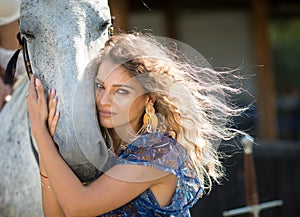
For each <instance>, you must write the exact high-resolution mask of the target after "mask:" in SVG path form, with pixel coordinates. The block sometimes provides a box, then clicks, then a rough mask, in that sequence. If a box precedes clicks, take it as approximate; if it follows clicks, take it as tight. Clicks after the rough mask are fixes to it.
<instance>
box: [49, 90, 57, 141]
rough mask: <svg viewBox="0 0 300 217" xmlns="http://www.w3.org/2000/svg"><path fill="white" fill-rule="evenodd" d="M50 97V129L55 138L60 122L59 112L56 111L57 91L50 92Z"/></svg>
mask: <svg viewBox="0 0 300 217" xmlns="http://www.w3.org/2000/svg"><path fill="white" fill-rule="evenodd" d="M48 93H49V97H48V108H49V114H48V129H49V131H50V134H51V136H52V137H53V136H54V134H55V131H56V126H57V123H58V120H59V112H58V111H56V107H57V102H58V100H57V98H56V91H55V90H49V92H48Z"/></svg>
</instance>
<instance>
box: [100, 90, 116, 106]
mask: <svg viewBox="0 0 300 217" xmlns="http://www.w3.org/2000/svg"><path fill="white" fill-rule="evenodd" d="M112 102H113V94H112V93H111V92H110V91H108V90H105V89H102V90H99V91H97V92H96V104H97V106H101V107H102V106H106V105H112Z"/></svg>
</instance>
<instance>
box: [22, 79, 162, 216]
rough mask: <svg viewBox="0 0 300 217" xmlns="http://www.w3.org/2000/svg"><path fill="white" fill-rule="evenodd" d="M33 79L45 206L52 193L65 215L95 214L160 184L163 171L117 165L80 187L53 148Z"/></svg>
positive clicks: (32, 103) (32, 115)
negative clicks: (45, 180) (49, 191)
mask: <svg viewBox="0 0 300 217" xmlns="http://www.w3.org/2000/svg"><path fill="white" fill-rule="evenodd" d="M33 80H34V79H33V78H32V81H31V83H30V87H29V94H30V95H29V96H28V100H27V104H28V110H29V116H30V121H31V125H32V127H31V129H32V134H33V136H34V138H35V140H36V142H37V144H38V148H39V153H40V158H41V160H42V162H43V166H44V168H45V172H46V174H47V176H48V180H49V184H50V186H51V189H52V191H53V195H52V196H51V195H49V194H45V195H43V196H45V197H47V199H46V198H45V200H44V202H45V203H44V206H48V205H49V206H50V204H48V203H49V201H51V202H53V201H52V200H50V199H51V197H52V198H53V196H54V197H55V198H56V199H57V202H58V204H59V205H60V206H61V208H62V210H63V211H64V213H65V214H66V216H96V215H100V214H103V213H106V212H108V211H111V210H114V209H116V208H118V207H120V206H122V205H124V204H126V203H128V202H129V201H131V200H133V199H134V198H135V197H137V196H138V195H139V194H141V193H142V192H144V191H145V190H146V189H148V188H150V187H152V186H153V185H157V184H159V183H161V179H162V178H161V177H164V176H166V173H164V172H161V171H159V170H156V169H152V168H149V167H143V166H135V165H119V166H115V167H113V168H112V169H111V170H109V171H108V173H107V174H104V175H102V176H101V177H100V178H98V179H97V180H96V181H94V182H93V183H92V184H90V185H89V186H83V185H82V184H81V182H80V180H79V179H78V178H77V177H76V176H75V174H74V173H73V172H72V170H71V169H70V168H69V166H68V165H67V164H66V163H65V161H64V160H63V159H62V157H61V156H60V154H59V152H58V150H57V149H56V146H55V144H54V142H53V140H52V137H51V135H50V133H49V130H48V128H47V119H48V108H47V104H46V100H45V97H44V93H43V91H44V90H43V86H42V84H41V83H40V81H39V80H37V81H36V82H35V84H34V81H33ZM35 86H36V87H35ZM133 171H134V173H133ZM155 177H160V178H159V179H157V178H155ZM48 197H49V198H50V199H49V198H48ZM56 207H57V206H56ZM47 211H48V208H47ZM50 211H52V210H50ZM54 211H55V212H56V211H57V210H54ZM53 216H55V214H53Z"/></svg>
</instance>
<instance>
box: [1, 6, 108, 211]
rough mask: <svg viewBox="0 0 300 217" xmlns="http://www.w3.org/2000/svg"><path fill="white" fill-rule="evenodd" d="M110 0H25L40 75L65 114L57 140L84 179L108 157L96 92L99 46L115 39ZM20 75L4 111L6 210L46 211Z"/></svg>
mask: <svg viewBox="0 0 300 217" xmlns="http://www.w3.org/2000/svg"><path fill="white" fill-rule="evenodd" d="M110 21H111V17H110V11H109V7H108V2H107V0H51V1H50V0H23V1H22V3H21V15H20V29H21V33H22V35H23V36H24V37H25V38H26V39H27V45H28V51H29V57H30V60H31V65H32V69H33V72H34V74H35V75H36V76H37V77H39V78H40V79H41V80H42V83H44V85H45V87H46V88H47V89H48V88H51V89H56V90H57V95H58V98H59V105H58V110H59V111H60V112H61V118H60V122H59V124H58V128H57V134H56V136H55V141H56V143H57V144H58V146H59V150H60V152H61V154H62V156H63V157H64V159H65V160H66V161H67V163H68V164H69V165H70V166H71V168H72V169H73V170H74V171H75V172H76V174H77V175H78V177H80V179H81V181H83V182H86V181H91V180H93V179H94V178H95V177H97V176H98V175H99V173H100V170H101V167H102V166H103V164H104V162H105V160H106V157H107V156H106V155H107V154H106V150H105V144H104V142H103V138H102V136H101V133H100V130H99V126H98V121H97V115H96V110H95V103H94V95H93V91H94V90H93V77H94V76H95V73H96V72H97V67H98V63H97V61H96V60H95V59H97V58H95V57H96V56H97V54H98V53H99V52H98V51H99V50H100V49H101V48H102V47H103V45H104V42H105V41H106V40H107V39H108V37H109V35H108V28H109V25H110ZM28 84H29V82H28V79H27V77H26V76H24V78H23V79H21V80H19V84H18V85H16V89H15V91H14V92H13V96H12V99H11V101H10V102H9V103H7V104H6V105H5V107H4V108H3V110H2V111H1V113H0V124H1V126H0V216H5V217H12V216H14V217H16V216H22V217H35V216H37V217H41V216H42V207H41V193H40V178H39V169H38V164H37V162H36V159H35V157H34V154H33V151H32V147H31V143H30V133H29V132H30V129H29V125H28V117H27V108H26V98H25V95H26V92H27V88H28Z"/></svg>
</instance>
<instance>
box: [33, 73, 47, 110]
mask: <svg viewBox="0 0 300 217" xmlns="http://www.w3.org/2000/svg"><path fill="white" fill-rule="evenodd" d="M35 89H36V93H37V100H38V103H40V104H44V103H45V104H46V99H45V95H44V86H43V85H42V82H41V80H40V79H38V78H36V79H35Z"/></svg>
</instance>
